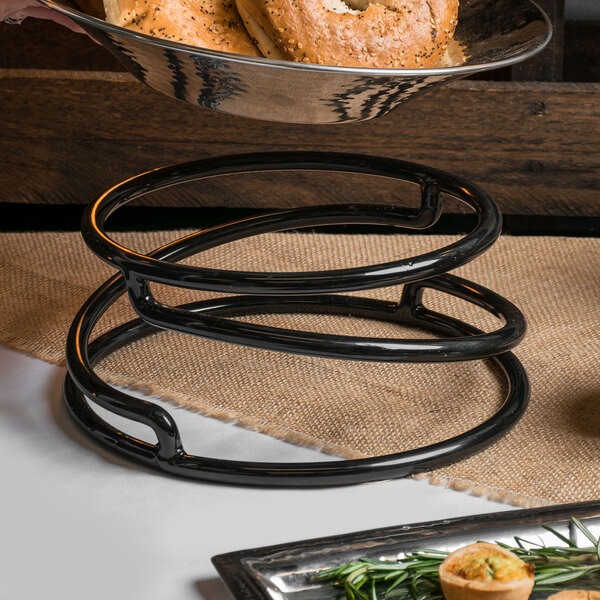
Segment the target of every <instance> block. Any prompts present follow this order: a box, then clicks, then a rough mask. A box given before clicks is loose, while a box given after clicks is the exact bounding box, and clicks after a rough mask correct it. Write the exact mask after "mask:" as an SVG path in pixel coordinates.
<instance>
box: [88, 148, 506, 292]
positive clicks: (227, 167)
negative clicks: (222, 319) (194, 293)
mask: <svg viewBox="0 0 600 600" xmlns="http://www.w3.org/2000/svg"><path fill="white" fill-rule="evenodd" d="M289 170H309V171H310V170H313V171H315V170H316V171H333V172H349V173H360V174H364V175H376V176H380V177H385V178H388V179H396V180H400V181H408V182H412V183H416V184H418V185H419V186H420V187H421V207H420V209H419V210H418V211H414V210H409V209H406V208H403V207H397V206H388V205H382V206H379V205H354V204H352V205H334V206H317V207H306V208H299V209H293V210H282V211H275V212H271V213H268V214H265V215H259V216H256V217H249V218H247V219H242V220H240V221H237V222H234V223H227V224H224V225H221V226H217V227H213V228H211V229H208V230H204V231H199V232H197V233H193V234H191V235H190V236H189V237H188V240H189V244H188V245H186V246H183V247H179V248H178V249H177V250H176V249H175V248H173V249H172V250H173V252H172V253H171V254H169V255H167V256H166V257H165V258H164V259H162V261H161V260H158V259H156V258H153V257H149V256H145V255H142V254H139V253H137V252H134V251H132V250H129V249H127V248H125V247H123V246H122V245H120V244H118V243H116V242H115V241H113V240H112V239H111V238H110V237H109V236H108V234H107V233H106V231H105V230H104V224H105V221H106V219H107V218H108V217H109V216H110V215H111V214H112V213H114V212H115V211H116V210H117V209H118V208H120V207H121V206H123V205H125V204H127V203H128V202H131V201H133V200H134V199H137V198H140V197H142V196H144V195H146V194H149V193H151V192H153V191H157V190H160V189H163V188H165V187H169V186H173V185H178V184H181V183H185V182H190V181H196V180H200V179H206V178H209V177H216V176H224V175H236V174H241V173H252V172H260V171H289ZM440 193H446V194H450V195H452V196H455V197H456V198H458V199H459V200H461V201H462V202H464V203H466V204H467V205H468V206H470V207H471V208H472V209H473V210H474V211H475V213H476V214H477V218H478V223H477V226H476V228H475V229H474V230H473V231H472V232H471V233H470V234H468V235H466V236H465V237H464V238H463V239H461V240H459V241H458V242H456V243H453V244H450V245H448V246H447V247H445V248H442V249H440V250H437V251H432V252H428V253H426V254H423V255H422V256H417V257H410V258H406V259H402V260H395V261H390V262H388V263H384V264H381V265H370V266H365V267H355V268H348V269H336V270H331V271H309V272H298V273H279V272H277V273H261V272H251V271H228V270H224V269H207V268H202V267H194V266H188V265H181V264H172V263H173V262H175V261H177V260H181V259H183V258H186V257H187V256H190V255H192V254H196V253H198V252H200V251H203V250H208V249H209V248H214V247H215V246H219V245H221V244H225V243H228V242H232V241H234V240H238V239H241V238H245V237H248V236H254V235H258V234H262V233H268V232H274V231H283V230H286V229H290V228H300V227H310V226H318V225H324V224H326V225H341V224H363V225H396V226H398V227H403V228H412V229H424V228H427V227H430V226H431V225H433V224H434V223H435V221H436V220H437V218H438V217H439V215H440V213H441V209H442V200H441V196H440ZM501 228H502V219H501V215H500V212H499V211H498V207H497V206H496V204H495V203H494V202H493V200H492V199H491V198H490V197H489V195H488V194H487V193H485V192H484V191H483V190H481V189H480V188H478V187H477V186H475V185H474V184H472V183H470V182H469V181H467V180H465V179H461V178H460V177H456V176H454V175H450V174H448V173H445V172H443V171H439V170H438V169H432V168H430V167H425V166H423V165H418V164H416V163H409V162H405V161H400V160H395V159H389V158H381V157H375V156H365V155H360V154H358V155H357V154H340V153H325V152H324V153H315V152H280V153H261V154H247V155H240V156H226V157H219V158H212V159H204V160H199V161H194V162H189V163H184V164H181V165H174V166H170V167H164V168H161V169H156V170H154V171H149V172H148V173H144V174H142V175H138V176H137V177H133V178H132V179H129V180H127V181H125V182H123V183H121V184H119V185H117V186H115V187H113V188H112V189H110V190H109V191H108V192H106V193H105V194H104V195H103V196H101V197H100V198H99V199H98V201H96V202H95V203H94V204H92V205H91V206H90V207H89V209H88V210H87V211H86V214H85V215H84V218H83V221H82V234H83V237H84V239H85V241H86V243H87V244H88V246H89V247H90V248H91V250H92V251H93V252H95V253H96V254H97V255H98V256H99V257H100V258H102V259H103V260H105V261H107V262H109V263H112V264H114V265H116V266H118V267H119V268H120V269H121V270H122V271H123V272H124V273H125V274H126V278H127V279H128V280H129V279H130V278H131V279H135V278H138V279H143V280H147V281H154V282H157V283H164V284H167V285H174V286H180V287H186V288H192V289H201V290H205V291H212V292H221V293H226V294H231V293H234V294H297V295H300V294H301V295H305V294H306V295H310V294H328V293H332V292H349V291H356V290H364V289H371V288H377V287H384V286H391V285H398V284H401V283H408V282H410V281H418V280H420V279H425V278H427V277H432V276H434V275H439V274H440V273H445V272H446V271H449V270H451V269H455V268H456V267H459V266H460V265H463V264H465V263H467V262H469V261H471V260H473V259H474V258H476V257H477V256H479V254H481V253H482V252H484V251H485V250H487V249H488V248H489V247H490V246H491V245H492V244H493V243H494V241H495V240H496V238H497V237H498V235H499V234H500V231H501ZM165 262H168V264H166V265H165Z"/></svg>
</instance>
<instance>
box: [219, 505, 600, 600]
mask: <svg viewBox="0 0 600 600" xmlns="http://www.w3.org/2000/svg"><path fill="white" fill-rule="evenodd" d="M571 517H577V518H579V519H582V520H584V522H585V523H586V525H587V526H588V528H589V529H590V530H591V531H592V533H594V535H596V536H597V535H599V534H600V502H586V503H581V504H567V505H562V506H551V507H545V508H540V509H528V510H516V511H507V512H501V513H492V514H486V515H477V516H473V517H462V518H458V519H445V520H443V521H432V522H429V523H417V524H414V525H401V526H398V527H386V528H384V529H373V530H371V531H362V532H358V533H349V534H345V535H338V536H332V537H326V538H321V539H314V540H307V541H301V542H292V543H289V544H281V545H278V546H270V547H265V548H257V549H252V550H242V551H239V552H232V553H228V554H220V555H218V556H214V557H213V559H212V561H213V563H214V565H215V567H216V568H217V570H218V572H219V574H220V575H221V577H222V578H223V580H224V581H225V583H226V584H227V586H228V587H229V589H230V590H231V591H232V592H233V595H234V596H235V597H236V598H238V599H240V600H242V599H244V600H249V599H251V598H254V599H257V600H309V599H310V600H326V599H327V600H333V599H334V598H339V592H338V591H336V590H335V589H333V588H332V587H331V586H329V585H326V584H321V583H315V582H313V581H311V579H312V577H313V576H314V575H315V574H316V573H318V572H319V571H321V570H323V569H327V568H329V567H333V566H336V565H341V564H344V563H347V562H351V561H353V560H356V559H357V558H360V557H363V556H364V557H370V558H387V559H395V558H397V557H398V556H399V555H401V554H402V553H404V552H408V551H411V550H414V549H417V548H424V547H426V548H437V549H442V550H455V549H456V548H458V547H460V546H464V545H465V544H470V543H473V542H476V541H492V542H495V541H501V542H506V543H509V544H514V539H513V538H514V536H515V535H519V536H521V537H523V538H525V539H527V540H532V541H536V540H537V541H539V540H540V539H542V540H544V541H545V542H546V543H548V544H551V545H558V546H560V545H564V544H561V543H560V541H559V540H558V539H557V538H556V537H555V536H554V535H553V534H552V533H550V532H548V531H546V530H544V529H542V528H541V525H542V524H548V525H551V526H552V527H554V528H555V529H556V530H558V531H559V532H560V533H562V534H563V535H565V536H567V537H570V538H571V539H572V540H573V541H575V542H576V543H578V544H580V545H589V542H588V541H587V540H585V538H583V536H582V535H581V533H580V532H579V531H578V530H577V529H576V528H574V527H572V526H570V525H569V521H570V519H571ZM570 587H571V588H572V589H581V588H582V587H583V586H582V584H581V583H578V582H574V583H573V584H571V586H570ZM586 588H587V589H592V588H594V589H600V577H597V578H592V579H589V580H587V581H586ZM561 589H566V588H565V586H563V587H562V588H561ZM548 595H549V592H535V593H534V594H533V595H532V600H534V599H535V600H542V599H545V598H547V597H548Z"/></svg>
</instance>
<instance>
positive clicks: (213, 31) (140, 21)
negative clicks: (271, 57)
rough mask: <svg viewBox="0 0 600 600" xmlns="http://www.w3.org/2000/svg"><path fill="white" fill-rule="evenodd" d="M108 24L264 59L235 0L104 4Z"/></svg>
mask: <svg viewBox="0 0 600 600" xmlns="http://www.w3.org/2000/svg"><path fill="white" fill-rule="evenodd" d="M104 10H105V12H106V20H107V21H108V22H109V23H112V24H113V25H119V26H121V27H125V28H126V29H131V30H134V31H139V32H140V33H146V34H148V35H152V36H154V37H159V38H163V39H166V40H172V41H175V42H181V43H183V44H189V45H191V46H198V47H200V48H208V49H210V50H221V51H222V52H232V53H234V54H245V55H248V56H261V53H260V51H259V50H258V48H257V47H256V44H255V43H254V42H253V41H252V39H251V38H250V36H249V35H248V32H247V31H246V29H245V28H244V25H243V23H242V20H241V19H240V16H239V14H238V12H237V9H236V7H235V3H234V0H104Z"/></svg>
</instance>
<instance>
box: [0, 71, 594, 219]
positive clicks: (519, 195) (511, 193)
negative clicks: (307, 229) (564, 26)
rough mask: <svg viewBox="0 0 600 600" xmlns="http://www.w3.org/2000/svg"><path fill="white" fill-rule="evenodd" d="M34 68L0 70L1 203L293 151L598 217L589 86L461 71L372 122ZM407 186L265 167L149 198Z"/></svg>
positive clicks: (313, 197) (342, 196)
mask: <svg viewBox="0 0 600 600" xmlns="http://www.w3.org/2000/svg"><path fill="white" fill-rule="evenodd" d="M40 75H41V74H40V73H39V72H36V71H27V70H24V71H16V70H5V71H2V70H0V127H1V131H2V137H1V139H0V190H2V191H1V192H0V201H4V202H14V201H18V202H28V203H48V204H57V203H87V202H89V201H91V200H93V199H94V198H95V197H96V196H97V195H99V194H100V193H101V192H103V191H104V190H105V189H106V188H108V187H110V186H112V185H113V184H115V183H117V182H119V181H121V180H122V179H124V178H126V177H130V176H132V175H135V174H137V173H139V172H142V171H144V170H148V169H150V168H154V167H158V166H161V165H165V164H169V163H174V162H179V161H185V160H193V159H197V158H201V157H205V156H215V155H222V154H231V153H241V152H255V151H283V150H295V149H303V150H328V151H345V152H349V151H352V152H365V153H369V154H375V155H383V156H390V157H396V158H402V159H406V160H412V161H416V162H422V163H425V164H428V165H430V166H434V167H438V168H441V169H444V170H447V171H450V172H453V173H456V174H458V175H461V176H464V177H466V178H468V179H470V180H472V181H473V182H475V183H477V184H479V185H481V186H482V187H483V188H484V189H486V190H487V191H488V192H489V193H490V194H491V195H492V196H493V197H494V198H495V199H496V201H497V202H498V203H499V205H500V207H501V209H502V210H503V211H504V212H505V213H507V214H523V215H536V214H539V215H573V216H598V215H600V161H599V160H598V156H599V153H600V152H599V151H600V141H599V140H600V84H597V83H586V84H567V83H560V84H558V83H545V84H539V83H538V84H536V83H515V82H479V81H462V82H456V83H453V84H450V85H449V86H447V87H444V88H440V89H438V90H436V91H432V92H430V93H429V94H425V95H424V96H423V97H420V98H417V99H415V100H414V101H412V102H411V103H409V104H407V105H405V106H404V107H401V108H400V109H398V110H396V111H395V112H393V113H391V114H390V115H388V116H387V117H384V118H382V119H379V120H376V121H370V122H364V123H356V124H346V125H332V126H301V125H282V124H276V123H263V122H258V121H251V120H245V119H241V118H237V117H230V116H227V115H222V114H218V113H215V112H212V111H208V110H204V109H200V108H197V107H193V106H189V105H186V104H183V103H180V102H177V101H174V100H171V99H169V98H166V97H163V96H161V95H160V94H158V93H156V92H153V91H152V90H150V89H148V88H146V87H145V86H143V85H141V84H139V83H137V82H135V81H133V79H132V78H131V77H129V76H128V75H125V74H109V73H107V74H104V75H103V74H99V73H93V74H90V75H86V74H85V73H81V72H80V73H76V74H74V73H69V72H59V73H57V72H50V71H46V72H44V74H43V76H40ZM407 187H408V186H402V185H401V186H397V185H396V184H394V185H392V184H390V183H389V182H380V181H375V180H374V179H373V178H360V177H348V176H347V175H345V176H331V175H323V174H322V175H315V174H311V173H306V174H300V173H298V174H294V175H290V174H285V175H278V174H263V175H253V176H243V177H241V176H240V177H237V178H229V179H228V180H220V181H219V180H216V179H215V180H210V181H206V182H202V183H201V184H199V185H196V186H185V187H181V186H180V187H179V188H173V189H172V190H169V191H165V192H163V193H161V194H160V196H157V198H152V199H148V203H150V204H152V203H158V202H167V203H177V204H181V205H195V204H198V205H202V206H231V207H234V206H235V207H240V206H246V207H276V206H279V207H287V206H298V205H304V204H319V203H330V202H349V201H355V202H390V203H391V202H399V201H400V202H405V201H406V198H407V197H408V198H409V200H410V202H412V201H415V200H416V193H415V191H414V190H413V189H412V188H410V189H409V191H408V192H407ZM407 194H408V196H407ZM410 202H409V203H410ZM460 210H461V209H460V207H459V205H458V204H454V205H453V206H452V211H453V212H460Z"/></svg>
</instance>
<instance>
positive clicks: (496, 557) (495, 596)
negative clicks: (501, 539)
mask: <svg viewBox="0 0 600 600" xmlns="http://www.w3.org/2000/svg"><path fill="white" fill-rule="evenodd" d="M533 572H534V567H533V565H531V564H527V563H525V562H523V561H522V560H521V559H520V558H519V557H517V556H515V555H514V554H513V553H512V552H510V551H509V550H506V549H505V548H502V547H501V546H498V545H496V544H488V543H485V542H478V543H477V544H471V545H469V546H465V547H463V548H460V549H459V550H456V551H455V552H452V553H451V554H449V555H448V556H447V557H446V559H445V560H444V562H443V563H442V564H441V565H440V570H439V575H440V584H441V586H442V593H443V594H444V598H445V599H446V600H527V598H529V595H530V594H531V590H532V589H533Z"/></svg>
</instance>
